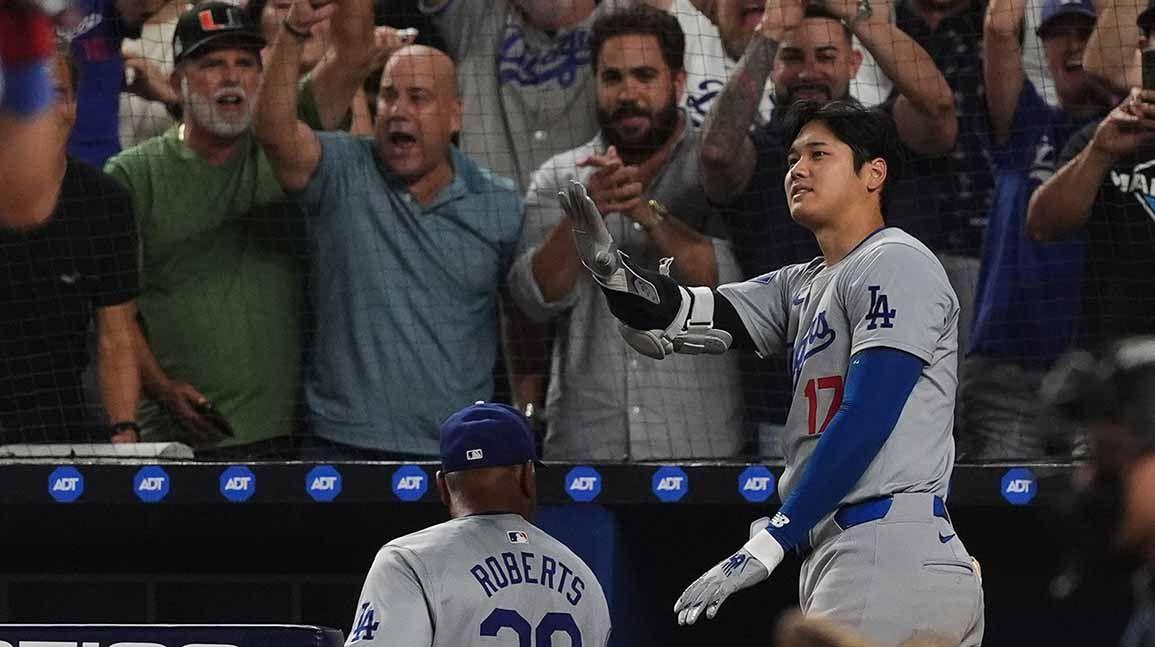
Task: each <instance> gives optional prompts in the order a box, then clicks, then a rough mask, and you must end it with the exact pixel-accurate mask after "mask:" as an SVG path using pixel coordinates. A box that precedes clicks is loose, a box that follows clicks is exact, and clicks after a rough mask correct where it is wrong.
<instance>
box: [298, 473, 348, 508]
mask: <svg viewBox="0 0 1155 647" xmlns="http://www.w3.org/2000/svg"><path fill="white" fill-rule="evenodd" d="M305 491H306V492H308V493H309V496H311V497H313V500H314V501H320V502H322V503H328V502H329V501H332V500H333V499H336V498H337V495H338V494H341V473H340V472H338V471H337V468H335V467H333V466H332V465H318V466H316V467H314V468H313V469H311V470H309V473H308V474H306V475H305Z"/></svg>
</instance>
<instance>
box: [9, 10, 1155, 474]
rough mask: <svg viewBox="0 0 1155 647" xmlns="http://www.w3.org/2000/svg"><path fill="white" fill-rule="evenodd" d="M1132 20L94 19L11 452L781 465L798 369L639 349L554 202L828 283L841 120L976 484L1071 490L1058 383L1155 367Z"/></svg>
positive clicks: (15, 306)
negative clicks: (810, 150)
mask: <svg viewBox="0 0 1155 647" xmlns="http://www.w3.org/2000/svg"><path fill="white" fill-rule="evenodd" d="M1137 1H1138V0H1099V1H1098V2H1095V3H1092V0H1045V1H1044V2H1043V3H1042V5H1041V6H1029V5H1028V4H1027V2H1026V0H987V1H983V0H814V1H809V2H808V1H807V0H769V1H768V2H767V1H766V0H387V1H384V2H382V1H380V0H378V2H377V4H374V2H373V0H334V1H332V2H322V3H317V4H314V3H310V2H307V1H305V0H297V1H292V0H248V2H245V1H244V0H238V1H231V0H230V1H229V2H223V1H219V0H210V1H207V2H206V1H202V2H200V3H198V4H195V5H186V4H182V3H181V1H180V0H171V1H169V2H166V0H80V1H78V2H76V3H75V4H74V5H73V6H72V8H71V9H70V10H69V12H67V15H68V17H67V19H66V20H62V21H60V23H59V25H60V26H59V27H58V30H57V31H58V36H59V44H58V52H57V57H56V63H57V64H56V66H55V84H56V95H55V105H54V107H53V109H52V111H51V120H50V121H51V128H49V130H50V131H51V138H49V137H47V136H44V142H43V146H44V147H45V148H47V149H50V150H52V151H55V154H56V158H55V159H56V164H55V168H54V170H53V172H54V173H56V174H57V175H56V176H54V177H58V178H60V180H59V189H58V198H57V199H56V207H55V211H54V212H53V213H52V216H51V217H50V218H49V219H48V221H47V222H46V223H44V224H42V225H38V226H34V227H10V228H7V229H0V442H2V443H3V444H14V443H33V444H35V443H61V442H73V443H75V442H108V441H109V440H110V439H111V440H112V441H113V442H117V443H121V442H137V441H154V442H160V441H179V442H183V443H186V444H188V445H190V446H192V447H194V448H196V449H197V450H198V452H199V453H200V455H202V456H205V457H271V458H288V457H305V458H318V459H320V458H351V459H359V458H367V459H392V460H408V459H420V458H430V457H434V456H436V455H437V452H438V438H437V429H438V425H439V424H440V423H441V422H442V421H443V420H444V419H445V418H446V417H447V416H449V415H450V414H451V413H452V412H454V411H456V410H458V409H460V408H461V407H462V406H464V405H466V404H469V403H471V402H474V401H478V400H494V399H497V400H506V401H510V402H512V403H514V404H515V405H516V406H518V407H519V408H521V409H523V410H525V411H526V412H527V414H528V415H529V417H530V419H531V420H532V421H533V422H534V423H535V424H536V425H537V426H538V427H539V430H540V431H541V433H542V453H543V455H544V457H545V458H547V459H562V460H602V461H623V460H664V459H687V458H709V459H727V458H735V459H738V458H750V457H761V458H774V457H776V456H779V455H780V451H779V448H778V446H777V445H778V443H777V436H778V434H779V433H780V430H781V428H782V425H783V423H784V417H785V411H786V409H787V408H788V405H789V402H790V399H791V398H792V396H793V391H794V388H795V385H793V384H791V383H790V378H789V377H788V376H789V375H790V371H788V370H783V368H784V367H788V366H789V365H790V362H791V361H792V358H791V357H786V356H784V357H766V358H761V357H756V356H753V355H751V356H747V357H739V356H736V355H728V356H726V357H724V358H718V357H710V356H706V355H700V356H677V357H674V358H670V359H666V360H664V361H660V362H659V361H655V360H651V359H648V358H646V357H644V356H642V355H640V354H638V353H636V352H634V351H632V350H631V349H630V348H629V347H628V346H627V345H626V343H625V342H624V341H623V340H622V338H621V337H620V336H619V335H618V334H617V330H616V329H617V323H616V321H615V320H614V319H613V317H612V315H611V314H610V312H609V310H608V308H607V305H606V302H605V299H604V298H602V296H601V294H600V290H599V288H598V286H597V285H596V284H595V283H594V282H593V280H592V279H591V278H590V277H589V276H588V274H587V273H586V272H585V271H584V269H583V268H582V267H581V264H580V260H579V259H578V256H577V254H576V252H575V248H574V243H573V234H572V229H571V223H570V221H569V219H568V217H567V216H566V215H565V214H564V212H563V211H562V209H561V208H560V205H559V202H558V199H557V193H558V191H559V190H560V189H562V188H563V187H565V186H566V185H568V183H569V182H570V181H571V180H579V181H581V182H583V183H585V184H586V185H587V186H588V188H589V191H590V194H591V196H592V197H593V199H594V200H595V202H596V203H597V205H598V207H599V209H600V210H601V212H602V213H603V214H606V224H607V226H608V228H609V230H610V232H611V233H612V235H613V237H614V239H615V240H617V241H618V243H619V245H620V246H621V248H622V250H623V251H625V252H626V253H628V254H629V255H630V257H631V258H632V259H634V260H635V261H636V262H638V263H640V264H641V265H644V266H646V267H657V266H658V264H659V263H660V262H661V259H664V258H673V259H674V260H673V264H672V266H671V267H670V271H672V272H673V273H674V274H675V275H676V276H677V277H678V278H679V280H680V281H682V282H683V283H689V284H694V285H709V286H715V285H719V284H722V283H727V282H732V281H737V280H741V279H743V278H747V277H752V276H757V275H760V274H764V273H767V272H771V271H773V270H775V269H776V268H778V267H781V266H783V265H786V264H790V263H797V262H803V261H807V260H809V259H811V258H813V257H815V256H817V255H819V252H818V249H817V245H816V243H815V241H814V238H813V237H812V236H811V235H809V233H808V232H807V231H806V230H804V229H802V228H801V227H800V226H798V225H796V224H795V223H794V222H793V221H792V220H791V219H790V216H789V212H788V211H787V209H786V197H785V195H784V192H783V188H782V186H783V185H782V179H783V176H784V174H785V168H786V155H785V146H786V145H787V142H784V141H783V134H782V132H781V116H782V114H781V113H783V112H784V108H785V107H786V106H788V105H789V104H790V103H792V102H793V101H795V100H799V99H809V100H820V101H830V100H835V99H840V98H846V97H853V98H855V99H857V100H859V101H861V102H862V103H864V104H866V105H871V106H877V109H879V110H884V111H886V112H888V113H890V115H892V116H893V118H894V120H895V123H896V125H897V127H898V133H899V138H900V140H901V142H900V143H901V145H902V147H903V149H904V151H905V154H906V158H907V164H906V165H905V168H904V169H902V170H901V173H900V174H899V178H900V181H899V182H897V183H896V184H894V186H893V187H892V188H890V189H888V195H887V196H886V204H887V208H886V212H885V213H886V218H887V224H888V225H889V226H895V227H900V228H902V229H904V230H906V231H908V232H909V233H911V234H913V235H915V236H916V237H918V238H919V239H920V240H922V241H923V242H925V243H926V244H927V245H928V246H929V247H931V248H932V249H933V250H934V251H935V252H936V253H937V254H938V255H939V257H940V260H941V261H942V263H943V265H944V267H945V269H946V270H947V273H948V276H949V278H950V280H951V283H952V285H953V287H954V289H955V292H956V293H957V295H958V297H959V302H960V305H961V307H962V317H961V319H960V324H959V340H960V343H959V349H958V362H959V373H960V383H959V395H958V403H959V406H958V410H957V412H956V429H955V434H956V440H957V444H958V458H959V460H964V461H986V460H1007V459H1014V460H1029V459H1060V460H1062V459H1067V458H1070V457H1071V456H1072V455H1073V452H1076V451H1077V448H1075V447H1072V446H1069V445H1063V444H1059V443H1057V442H1056V439H1055V438H1053V437H1051V436H1048V435H1047V434H1045V433H1040V431H1039V429H1038V425H1037V422H1036V420H1037V418H1038V414H1039V410H1038V407H1039V404H1038V402H1039V399H1038V397H1037V392H1038V388H1039V385H1040V382H1041V380H1042V376H1043V374H1044V373H1045V372H1046V371H1047V369H1048V368H1049V367H1050V366H1051V365H1052V364H1053V362H1054V361H1055V360H1056V359H1057V358H1058V356H1059V355H1060V354H1061V353H1063V352H1064V351H1066V350H1068V349H1070V348H1072V347H1076V346H1084V347H1090V348H1095V347H1098V346H1100V345H1102V344H1104V343H1106V342H1110V341H1112V340H1115V339H1117V338H1120V337H1122V336H1126V335H1134V334H1151V333H1155V297H1152V296H1150V295H1151V294H1152V292H1151V290H1150V287H1151V282H1152V280H1155V279H1152V277H1155V163H1153V162H1155V147H1152V146H1151V144H1153V143H1155V91H1142V90H1140V89H1139V88H1138V87H1137V86H1141V85H1142V78H1143V75H1142V70H1141V58H1142V57H1141V52H1142V50H1144V49H1146V48H1147V47H1149V46H1150V47H1155V33H1153V32H1152V28H1153V27H1155V11H1153V10H1150V9H1148V8H1147V7H1146V6H1144V5H1137V4H1135V3H1136V2H1137ZM1153 4H1155V3H1153ZM791 11H795V12H800V13H799V15H803V16H804V17H803V19H802V20H801V26H800V27H798V28H797V29H792V30H790V31H787V32H785V33H783V34H781V35H777V36H776V38H777V39H778V42H779V46H778V47H777V50H776V52H775V51H770V53H769V55H767V52H766V50H765V48H764V47H763V45H764V43H765V42H766V41H765V39H761V38H754V37H753V34H754V31H755V29H756V28H757V27H758V26H759V23H760V22H761V21H762V19H763V15H764V12H791ZM142 33H143V34H145V35H146V36H147V35H149V34H151V37H146V38H144V39H141V40H135V41H132V40H129V41H126V40H124V39H126V38H133V37H139V36H141V34H142ZM1036 51H1041V52H1042V53H1043V55H1042V67H1043V68H1045V69H1036V68H1038V67H1039V64H1038V61H1037V59H1036V58H1035V57H1033V56H1032V54H1033V53H1034V52H1036ZM46 132H47V131H46ZM122 147H123V150H122ZM101 168H102V169H103V172H101V171H100V170H99V169H101ZM86 369H88V370H87V371H86ZM86 376H88V378H91V379H86Z"/></svg>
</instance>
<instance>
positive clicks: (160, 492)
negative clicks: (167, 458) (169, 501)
mask: <svg viewBox="0 0 1155 647" xmlns="http://www.w3.org/2000/svg"><path fill="white" fill-rule="evenodd" d="M170 483H171V481H170V479H169V478H168V472H165V471H164V468H162V467H161V466H160V465H148V466H145V467H142V468H140V470H139V471H138V472H137V473H136V476H134V477H133V479H132V490H133V491H134V492H136V496H137V498H139V499H140V500H141V501H144V502H145V503H159V502H160V501H163V500H164V498H165V497H166V496H168V490H169V487H170V485H169V484H170Z"/></svg>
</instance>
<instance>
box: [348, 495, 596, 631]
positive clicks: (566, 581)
mask: <svg viewBox="0 0 1155 647" xmlns="http://www.w3.org/2000/svg"><path fill="white" fill-rule="evenodd" d="M563 636H564V637H563ZM609 636H610V613H609V607H608V605H607V604H606V597H605V594H604V593H603V592H602V587H601V585H600V584H599V583H598V580H597V578H596V577H594V574H593V571H591V570H590V568H589V567H588V566H586V564H585V562H583V561H582V560H581V558H580V557H578V556H577V555H575V554H574V553H573V551H571V550H570V549H568V548H566V547H565V546H564V545H562V543H561V542H559V541H557V540H556V539H554V538H553V537H550V536H549V535H548V534H546V533H545V532H544V531H542V530H540V529H539V528H537V527H536V526H534V525H533V524H531V523H529V522H528V521H526V520H525V519H523V518H522V517H521V516H520V515H516V514H491V515H474V516H468V517H461V518H458V519H453V520H451V521H447V522H445V523H442V524H438V525H436V526H433V527H430V528H426V529H425V530H422V531H419V532H416V533H413V534H411V535H406V536H405V537H401V538H399V539H395V540H393V541H391V542H389V543H388V544H386V545H385V547H384V548H382V549H381V551H380V552H378V553H377V558H376V559H375V560H374V561H373V566H372V567H371V568H370V569H369V575H368V576H367V577H366V578H365V585H364V588H363V589H362V591H361V599H360V601H359V602H358V603H357V611H356V615H355V617H354V621H353V629H352V631H351V632H350V633H349V638H348V640H347V641H346V643H345V644H346V645H350V646H352V645H357V646H358V647H379V646H380V647H385V646H388V647H469V646H470V645H475V646H476V647H530V645H534V646H535V647H550V646H551V645H558V646H559V647H560V646H562V645H568V646H570V647H578V646H579V645H585V646H587V647H605V645H606V643H607V642H608V641H609ZM559 641H560V642H559ZM566 641H568V642H566Z"/></svg>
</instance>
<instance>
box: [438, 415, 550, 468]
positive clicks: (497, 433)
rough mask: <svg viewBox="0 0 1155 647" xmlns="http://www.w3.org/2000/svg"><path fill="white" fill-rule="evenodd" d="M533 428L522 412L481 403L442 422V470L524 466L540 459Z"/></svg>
mask: <svg viewBox="0 0 1155 647" xmlns="http://www.w3.org/2000/svg"><path fill="white" fill-rule="evenodd" d="M536 457H537V456H536V453H535V451H534V447H533V431H532V430H530V428H529V421H528V420H526V419H525V416H523V415H522V414H521V412H520V411H518V410H517V409H514V408H513V407H511V406H509V405H505V404H493V403H489V402H478V403H477V404H471V405H469V406H468V407H465V408H464V409H462V410H461V411H458V412H457V413H455V414H453V415H452V416H449V418H448V419H447V420H446V421H445V422H443V423H441V471H442V472H444V473H446V474H448V473H450V472H458V471H461V470H473V469H480V468H482V467H500V466H503V465H521V464H522V463H528V462H529V461H532V460H534V459H535V458H536Z"/></svg>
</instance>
